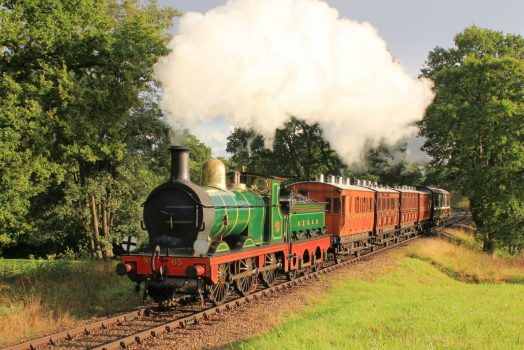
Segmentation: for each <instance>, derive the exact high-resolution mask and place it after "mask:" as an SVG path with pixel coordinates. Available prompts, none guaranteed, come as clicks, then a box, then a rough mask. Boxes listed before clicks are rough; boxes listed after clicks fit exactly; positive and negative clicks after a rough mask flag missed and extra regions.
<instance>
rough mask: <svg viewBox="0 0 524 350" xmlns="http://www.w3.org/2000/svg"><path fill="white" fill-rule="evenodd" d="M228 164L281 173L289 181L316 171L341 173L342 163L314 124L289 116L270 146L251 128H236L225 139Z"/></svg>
mask: <svg viewBox="0 0 524 350" xmlns="http://www.w3.org/2000/svg"><path fill="white" fill-rule="evenodd" d="M227 140H228V142H227V148H226V150H227V151H228V152H229V153H231V154H232V156H231V161H232V166H236V167H239V166H246V167H247V169H248V170H250V171H255V172H261V173H267V174H271V175H276V176H282V177H285V178H287V179H289V180H290V181H298V180H312V179H314V178H315V176H316V175H317V174H326V173H330V174H341V171H342V170H343V169H344V167H345V166H344V163H343V162H342V161H341V160H340V158H339V157H338V155H337V154H336V152H335V151H334V150H333V149H331V147H330V145H329V142H327V141H326V140H325V139H324V137H323V135H322V130H321V129H320V126H319V125H318V124H313V125H309V124H307V123H306V122H305V121H303V120H300V119H298V118H295V117H291V118H290V119H289V120H288V121H287V122H286V123H285V124H284V126H283V127H282V128H279V129H276V131H275V137H274V139H273V145H272V149H269V148H266V147H265V146H264V143H265V140H264V137H263V136H261V135H259V134H257V133H255V132H254V131H253V130H246V129H241V128H236V129H234V130H233V132H232V133H231V134H230V135H229V136H228V138H227Z"/></svg>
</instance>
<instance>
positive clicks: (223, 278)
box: [207, 264, 229, 305]
mask: <svg viewBox="0 0 524 350" xmlns="http://www.w3.org/2000/svg"><path fill="white" fill-rule="evenodd" d="M228 275H229V265H228V264H222V265H220V266H219V267H218V283H217V284H213V285H210V286H209V287H208V288H207V295H208V298H209V300H211V302H212V303H213V304H214V305H220V304H222V303H223V302H224V300H226V296H227V295H228V294H229V282H228V280H227V278H228Z"/></svg>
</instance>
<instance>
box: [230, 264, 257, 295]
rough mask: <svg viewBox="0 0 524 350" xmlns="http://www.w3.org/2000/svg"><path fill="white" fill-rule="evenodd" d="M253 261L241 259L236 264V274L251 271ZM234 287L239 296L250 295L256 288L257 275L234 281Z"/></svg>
mask: <svg viewBox="0 0 524 350" xmlns="http://www.w3.org/2000/svg"><path fill="white" fill-rule="evenodd" d="M253 267H254V265H253V260H252V259H250V258H248V259H242V260H240V261H239V262H238V270H237V273H239V274H240V273H243V272H247V271H251V270H253ZM235 287H236V290H237V292H238V294H240V295H241V296H244V297H245V296H246V295H249V294H251V292H253V291H255V289H256V288H257V275H256V274H252V275H250V276H246V277H242V278H239V279H237V280H236V281H235Z"/></svg>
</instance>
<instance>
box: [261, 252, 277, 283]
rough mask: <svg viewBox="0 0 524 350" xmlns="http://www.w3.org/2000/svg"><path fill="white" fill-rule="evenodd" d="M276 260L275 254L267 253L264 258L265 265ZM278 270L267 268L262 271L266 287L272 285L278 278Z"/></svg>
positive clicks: (271, 263)
mask: <svg viewBox="0 0 524 350" xmlns="http://www.w3.org/2000/svg"><path fill="white" fill-rule="evenodd" d="M275 262H276V258H275V254H269V255H266V256H265V258H264V266H268V265H273V264H274V263H275ZM277 274H278V272H277V270H276V269H274V270H266V271H263V272H262V282H263V283H264V285H265V286H266V287H271V286H272V285H273V284H275V281H276V280H277Z"/></svg>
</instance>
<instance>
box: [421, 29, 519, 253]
mask: <svg viewBox="0 0 524 350" xmlns="http://www.w3.org/2000/svg"><path fill="white" fill-rule="evenodd" d="M422 74H423V75H424V76H426V77H429V78H431V79H432V80H433V81H434V83H435V87H434V91H435V94H436V97H435V100H434V102H433V104H432V105H431V106H430V107H429V108H428V110H427V112H426V116H425V117H424V120H423V121H422V123H421V134H422V135H423V136H425V137H426V138H427V141H426V143H425V144H424V150H425V151H426V152H428V154H429V155H430V156H432V157H433V166H434V167H435V168H440V169H441V170H440V174H441V178H442V179H444V180H445V181H447V184H449V185H450V186H452V187H453V188H454V189H456V190H460V191H461V192H462V193H463V194H465V195H466V196H468V197H469V199H470V203H471V212H472V215H473V218H474V220H475V223H476V224H477V227H478V229H479V232H480V233H481V235H482V239H483V243H484V250H486V251H493V250H494V248H495V244H496V243H497V244H500V245H504V244H506V242H508V241H519V239H516V237H518V236H519V235H520V236H521V235H522V229H521V227H523V224H524V221H523V214H524V212H523V209H524V205H523V202H524V198H523V196H524V183H523V178H524V177H523V176H522V174H521V173H520V172H521V171H522V168H523V167H524V136H523V135H524V122H523V121H524V39H523V38H522V37H521V36H519V35H513V34H506V35H504V34H503V33H501V32H497V31H492V30H488V29H482V28H478V27H475V26H473V27H469V28H467V29H466V30H464V32H462V33H459V34H457V35H456V36H455V47H453V48H450V49H443V48H440V47H436V48H435V49H434V50H433V51H432V52H430V54H429V56H428V60H427V62H426V67H425V68H424V69H423V70H422ZM508 235H509V236H510V237H511V239H508V238H509V237H508ZM520 241H521V240H520Z"/></svg>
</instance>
